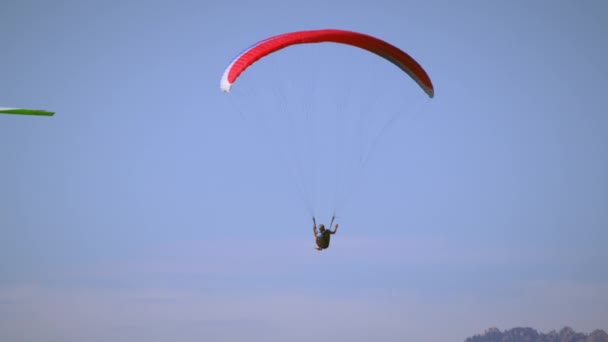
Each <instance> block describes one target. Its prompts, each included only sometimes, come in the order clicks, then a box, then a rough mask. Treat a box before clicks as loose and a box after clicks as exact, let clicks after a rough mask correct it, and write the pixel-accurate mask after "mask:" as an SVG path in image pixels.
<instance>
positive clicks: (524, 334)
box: [465, 327, 608, 342]
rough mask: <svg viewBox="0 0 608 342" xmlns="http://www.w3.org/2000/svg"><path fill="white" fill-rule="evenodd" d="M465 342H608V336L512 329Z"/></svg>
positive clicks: (492, 330)
mask: <svg viewBox="0 0 608 342" xmlns="http://www.w3.org/2000/svg"><path fill="white" fill-rule="evenodd" d="M465 342H608V334H607V333H606V332H605V331H604V330H600V329H597V330H594V331H593V332H591V333H590V334H589V335H587V334H584V333H580V332H576V331H574V330H573V329H572V328H570V327H564V328H562V329H561V330H560V331H555V330H551V331H550V332H548V333H546V334H544V333H542V332H540V333H539V332H538V331H536V330H535V329H533V328H527V327H526V328H522V327H517V328H512V329H509V330H505V331H500V330H499V329H498V328H490V329H488V330H486V331H485V332H484V333H483V334H482V335H475V336H473V337H469V338H467V339H466V340H465Z"/></svg>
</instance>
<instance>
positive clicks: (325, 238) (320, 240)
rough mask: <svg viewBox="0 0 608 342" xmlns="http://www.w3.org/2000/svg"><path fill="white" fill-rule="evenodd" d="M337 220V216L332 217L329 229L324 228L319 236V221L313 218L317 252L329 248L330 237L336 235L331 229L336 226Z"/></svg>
mask: <svg viewBox="0 0 608 342" xmlns="http://www.w3.org/2000/svg"><path fill="white" fill-rule="evenodd" d="M335 218H336V215H333V216H332V217H331V223H330V224H329V229H327V228H324V229H323V231H320V234H318V233H317V221H316V220H315V217H314V216H313V217H312V223H313V231H314V233H315V242H316V244H317V250H323V249H327V248H329V241H330V235H331V234H335V232H332V231H331V227H332V226H333V224H334V220H335ZM321 226H323V225H321ZM323 227H324V226H323Z"/></svg>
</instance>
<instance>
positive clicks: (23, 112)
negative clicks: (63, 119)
mask: <svg viewBox="0 0 608 342" xmlns="http://www.w3.org/2000/svg"><path fill="white" fill-rule="evenodd" d="M0 114H21V115H38V116H53V115H55V112H49V111H46V110H41V109H27V108H4V107H0Z"/></svg>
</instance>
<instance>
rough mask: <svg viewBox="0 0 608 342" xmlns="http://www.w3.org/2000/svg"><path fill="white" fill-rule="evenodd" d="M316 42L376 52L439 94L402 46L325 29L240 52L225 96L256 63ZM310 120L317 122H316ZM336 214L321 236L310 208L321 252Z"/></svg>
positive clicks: (227, 76)
mask: <svg viewBox="0 0 608 342" xmlns="http://www.w3.org/2000/svg"><path fill="white" fill-rule="evenodd" d="M314 43H335V44H342V45H347V46H351V47H355V48H359V49H362V50H365V51H368V52H370V53H373V54H375V55H377V56H379V57H381V58H383V59H385V60H386V61H388V62H390V63H392V64H394V65H395V66H396V67H397V68H398V69H400V71H402V72H403V73H405V74H406V75H407V76H409V77H410V78H411V79H412V80H413V81H414V82H415V83H416V84H417V85H418V87H419V88H420V89H421V90H422V91H423V92H424V93H425V94H426V95H427V96H428V98H433V97H434V95H435V89H434V86H433V83H432V81H431V79H430V77H429V76H428V74H427V73H426V71H425V70H424V69H423V68H422V66H420V64H419V63H418V62H417V61H416V60H415V59H414V58H412V57H411V56H410V55H409V54H407V53H406V52H404V51H403V50H401V49H399V48H398V47H396V46H394V45H392V44H390V43H388V42H386V41H384V40H381V39H379V38H376V37H373V36H371V35H368V34H364V33H359V32H354V31H347V30H339V29H321V30H306V31H295V32H288V33H284V34H279V35H275V36H272V37H269V38H266V39H263V40H261V41H259V42H257V43H255V44H253V45H251V46H250V47H248V48H246V49H245V50H244V51H242V52H241V53H239V54H238V55H237V56H236V57H234V58H233V59H232V60H231V61H230V63H228V66H227V67H226V68H225V70H224V72H223V74H222V77H221V80H220V89H221V91H223V92H225V93H230V91H231V89H232V87H233V85H234V84H235V82H236V81H237V79H239V77H240V76H241V75H242V74H243V73H244V72H245V71H246V70H247V69H248V68H249V67H251V66H252V65H253V64H254V63H256V62H257V61H259V60H260V59H262V58H264V57H266V56H269V55H271V54H273V53H275V52H277V51H280V50H282V49H285V48H288V47H291V46H295V45H302V44H314ZM291 65H294V63H293V62H292V64H291ZM297 67H298V65H294V67H293V68H294V69H295V68H297ZM288 68H292V67H291V66H288ZM324 76H327V77H329V78H331V79H332V80H331V82H336V83H338V82H339V80H340V79H339V78H338V77H334V75H333V70H331V71H330V73H329V75H328V74H326V73H325V74H324ZM272 85H273V86H274V83H272ZM324 86H327V87H328V89H329V88H331V85H327V83H324ZM252 98H254V99H255V98H256V97H255V96H254V97H252ZM280 100H282V101H284V100H285V97H284V96H283V97H281V98H280ZM246 107H247V109H246V110H245V111H246V112H247V111H250V110H253V109H252V107H251V105H250V104H246ZM309 114H310V113H307V115H309ZM254 121H255V120H254ZM309 121H310V122H315V121H314V120H312V119H311V120H309ZM392 121H393V120H392V119H391V120H389V123H390V122H392ZM292 123H293V122H290V124H292ZM268 126H273V123H272V122H270V123H269V124H268ZM277 131H281V128H277ZM359 136H360V135H359ZM286 137H287V138H290V136H289V134H287V135H286ZM336 139H337V138H336ZM302 140H304V139H302ZM274 143H275V145H276V146H283V145H286V144H285V143H286V142H285V139H279V140H277V141H275V142H274ZM353 145H360V144H353ZM291 152H292V151H288V152H287V153H286V154H287V155H289V156H291V155H298V153H295V152H296V151H293V152H294V153H291ZM360 159H361V160H363V159H365V156H364V157H363V158H360ZM357 163H360V164H364V162H359V159H358V160H357ZM296 164H297V166H296V167H299V166H300V165H302V164H304V163H296ZM342 169H346V170H348V169H349V167H343V168H342ZM303 173H304V172H302V170H299V171H298V172H297V174H298V176H302V174H303ZM311 178H312V179H314V177H311ZM336 178H338V177H337V176H336ZM336 188H337V186H336ZM335 211H336V209H335V208H334V211H333V212H334V213H333V216H332V221H331V224H330V225H329V229H326V228H325V226H324V225H319V231H320V233H319V232H317V224H316V219H315V214H314V212H313V210H311V208H310V205H309V213H310V214H311V216H312V217H313V223H314V225H313V232H314V237H315V242H316V247H315V248H316V249H317V250H324V249H326V248H328V247H329V241H330V236H331V235H333V234H335V233H336V231H337V229H338V224H336V225H335V228H334V230H333V231H331V228H332V224H333V222H334V219H335V218H336V213H335Z"/></svg>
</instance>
